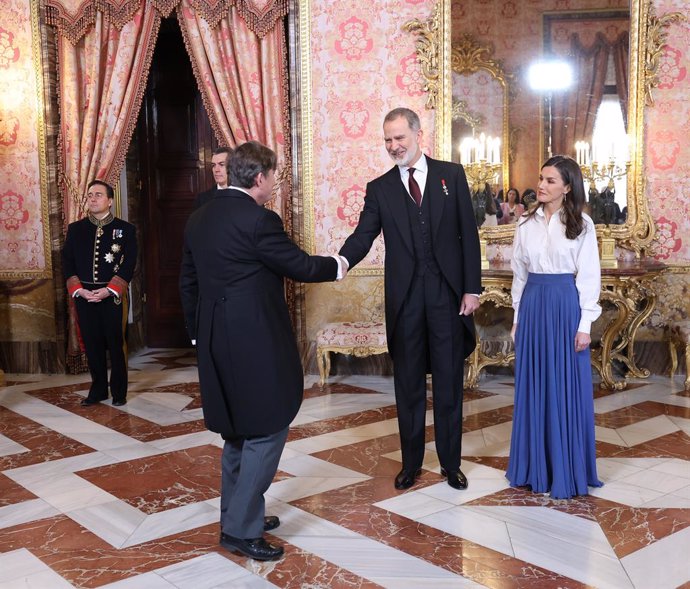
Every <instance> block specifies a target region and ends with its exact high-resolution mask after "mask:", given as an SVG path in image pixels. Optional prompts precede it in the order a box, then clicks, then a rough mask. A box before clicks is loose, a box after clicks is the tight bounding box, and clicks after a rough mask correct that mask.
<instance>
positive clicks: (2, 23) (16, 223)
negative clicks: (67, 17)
mask: <svg viewBox="0 0 690 589" xmlns="http://www.w3.org/2000/svg"><path fill="white" fill-rule="evenodd" d="M36 53H37V54H38V55H36V56H35V55H34V47H33V45H32V21H31V4H30V3H29V2H27V1H26V0H4V1H3V3H2V7H1V8H0V112H1V113H2V114H1V115H0V279H1V278H3V277H4V278H19V277H34V278H38V277H49V276H50V265H51V264H50V254H49V251H48V252H47V250H48V248H47V244H48V228H47V210H46V209H47V200H46V199H43V198H42V193H41V173H40V169H39V161H40V159H39V155H40V151H39V148H40V147H41V144H40V141H41V139H42V138H41V137H40V134H41V133H42V131H43V129H42V125H41V124H40V123H41V116H42V113H43V105H42V104H41V102H40V98H39V96H38V94H37V91H38V90H39V88H40V87H39V84H38V83H37V75H38V77H39V79H40V75H41V70H40V67H39V62H40V51H38V47H36Z"/></svg>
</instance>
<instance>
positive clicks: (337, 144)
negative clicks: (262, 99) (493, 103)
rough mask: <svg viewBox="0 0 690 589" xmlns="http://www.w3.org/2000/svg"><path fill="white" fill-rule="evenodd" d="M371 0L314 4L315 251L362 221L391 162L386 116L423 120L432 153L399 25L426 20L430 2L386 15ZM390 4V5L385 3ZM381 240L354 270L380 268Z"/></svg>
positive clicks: (419, 80)
mask: <svg viewBox="0 0 690 589" xmlns="http://www.w3.org/2000/svg"><path fill="white" fill-rule="evenodd" d="M386 6H389V5H388V4H385V5H384V4H383V3H381V5H380V6H378V7H376V9H372V8H374V7H373V6H372V3H371V1H368V0H341V1H338V2H327V1H326V0H311V14H312V20H311V31H310V36H311V71H312V86H311V89H310V90H311V98H312V141H313V160H314V161H313V170H314V172H313V173H314V177H313V180H314V195H313V219H314V236H313V238H314V239H313V242H314V250H315V251H316V252H318V253H323V252H329V253H332V252H337V251H338V249H340V247H341V245H342V243H343V241H344V240H345V238H346V237H347V236H348V235H350V233H351V232H352V230H353V228H354V227H355V225H356V224H357V220H358V219H359V213H360V211H361V210H362V206H363V203H364V194H365V191H366V185H367V182H369V181H370V180H373V179H374V178H376V177H377V176H379V175H381V174H383V173H384V172H386V171H387V170H388V169H390V167H391V166H392V165H393V162H392V160H391V159H390V158H389V156H388V154H387V153H386V150H385V149H384V145H383V128H382V125H383V117H384V116H385V114H386V113H387V112H388V111H389V110H391V109H393V108H396V107H399V106H407V107H409V108H412V109H414V110H415V111H417V113H418V114H419V115H420V118H421V121H422V129H423V131H424V139H423V149H424V151H425V152H427V153H428V154H430V155H433V153H432V152H433V145H434V113H433V111H428V110H426V109H425V107H424V104H425V102H426V93H425V92H424V89H423V88H424V79H423V77H422V73H421V67H420V65H419V63H418V61H417V57H416V53H415V47H414V42H415V37H414V35H412V34H411V33H407V32H405V31H403V30H402V26H403V24H404V23H406V22H408V21H410V20H413V19H420V20H426V19H428V18H429V17H430V16H431V13H432V9H433V7H434V2H432V1H430V0H407V1H404V2H396V3H395V8H394V9H391V10H385V9H384V8H385V7H386ZM390 6H391V7H392V5H390ZM383 259H384V248H383V240H382V239H381V238H379V239H378V240H377V242H376V243H375V245H374V247H373V248H372V251H371V252H370V253H369V256H368V257H367V258H365V259H364V260H363V261H362V262H361V263H360V264H359V265H358V268H360V269H361V268H364V269H368V270H372V271H376V270H380V269H382V267H383Z"/></svg>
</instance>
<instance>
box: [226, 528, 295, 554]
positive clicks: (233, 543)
mask: <svg viewBox="0 0 690 589" xmlns="http://www.w3.org/2000/svg"><path fill="white" fill-rule="evenodd" d="M220 545H221V546H222V547H223V548H226V549H228V550H230V551H231V552H239V553H240V554H244V556H248V557H249V558H253V559H254V560H278V559H279V558H280V557H281V556H283V552H284V550H283V547H282V546H274V545H273V544H269V543H268V542H266V540H264V539H263V538H248V539H246V540H243V539H241V538H233V537H232V536H228V535H227V534H223V533H222V532H221V534H220Z"/></svg>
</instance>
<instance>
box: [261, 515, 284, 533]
mask: <svg viewBox="0 0 690 589" xmlns="http://www.w3.org/2000/svg"><path fill="white" fill-rule="evenodd" d="M279 525H280V520H279V519H278V516H277V515H267V516H266V517H265V518H264V532H270V531H271V530H275V529H276V528H277V527H278V526H279Z"/></svg>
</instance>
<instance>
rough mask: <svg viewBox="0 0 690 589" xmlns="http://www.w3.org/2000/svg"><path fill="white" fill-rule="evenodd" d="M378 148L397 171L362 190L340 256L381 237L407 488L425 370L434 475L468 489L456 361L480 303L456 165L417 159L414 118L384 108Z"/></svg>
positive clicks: (416, 469) (470, 336)
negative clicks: (429, 380)
mask: <svg viewBox="0 0 690 589" xmlns="http://www.w3.org/2000/svg"><path fill="white" fill-rule="evenodd" d="M383 133H384V141H385V146H386V150H387V151H388V154H389V155H390V156H391V158H392V159H393V161H394V162H395V163H396V165H395V166H394V167H393V168H392V169H391V170H389V171H388V172H387V173H386V174H384V175H383V176H380V177H378V178H376V179H375V180H373V181H371V182H369V184H368V185H367V190H366V196H365V198H364V208H363V209H362V212H361V214H360V217H359V223H358V225H357V227H356V228H355V230H354V232H353V233H352V235H350V237H348V238H347V240H346V241H345V244H344V245H343V247H342V248H341V250H340V255H341V256H342V257H344V258H345V259H346V261H347V262H348V263H349V267H350V268H352V267H353V266H355V265H356V264H357V263H358V262H360V261H361V260H362V258H364V256H365V255H366V254H367V253H368V252H369V249H370V248H371V245H372V243H373V241H374V239H375V238H376V237H377V236H378V235H379V233H381V231H383V235H384V240H385V244H386V261H385V293H386V334H387V338H388V349H389V351H390V353H391V356H392V358H393V369H394V383H395V399H396V406H397V410H398V426H399V429H400V446H401V450H402V470H401V471H400V473H399V474H398V475H397V476H396V478H395V487H396V488H397V489H407V488H409V487H411V486H412V485H413V484H414V482H415V479H416V478H417V476H418V475H419V473H420V469H421V466H422V462H423V459H424V429H425V413H426V374H427V372H431V375H432V381H433V408H434V430H435V441H436V450H437V452H438V457H439V461H440V463H441V474H442V475H444V476H447V478H448V484H449V485H450V486H451V487H453V488H456V489H465V488H467V478H466V477H465V475H464V474H463V472H462V471H461V470H460V455H461V435H462V391H463V388H462V385H463V365H464V359H465V358H466V357H467V356H469V355H470V354H471V353H472V350H473V349H474V347H475V334H474V322H473V319H472V317H471V315H472V313H473V312H474V311H475V310H476V309H477V307H478V306H479V293H480V292H481V261H480V250H479V236H478V233H477V226H476V223H475V219H474V214H473V210H472V202H471V199H470V193H469V188H468V186H467V179H466V177H465V172H464V170H463V168H462V166H459V165H457V164H453V163H450V162H442V161H437V160H433V159H431V158H429V157H426V156H425V155H424V154H423V153H422V151H421V148H420V141H421V139H422V130H421V125H420V121H419V117H418V115H417V114H416V113H415V112H414V111H412V110H410V109H407V108H396V109H394V110H392V111H391V112H389V113H388V114H387V115H386V117H385V119H384V123H383Z"/></svg>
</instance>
